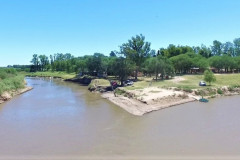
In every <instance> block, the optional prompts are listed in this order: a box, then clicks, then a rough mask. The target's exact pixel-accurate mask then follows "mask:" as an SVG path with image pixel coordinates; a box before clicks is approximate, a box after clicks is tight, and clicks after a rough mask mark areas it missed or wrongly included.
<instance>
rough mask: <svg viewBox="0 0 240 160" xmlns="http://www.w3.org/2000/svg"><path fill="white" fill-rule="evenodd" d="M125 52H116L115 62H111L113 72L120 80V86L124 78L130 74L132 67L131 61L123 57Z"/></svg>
mask: <svg viewBox="0 0 240 160" xmlns="http://www.w3.org/2000/svg"><path fill="white" fill-rule="evenodd" d="M124 55H125V53H124V51H123V50H121V51H120V52H119V53H118V57H117V58H115V59H114V61H115V63H113V68H114V74H115V76H117V77H118V80H119V81H120V82H121V86H123V82H124V80H126V79H127V78H128V76H129V75H130V74H131V72H132V70H133V68H132V66H133V65H132V64H131V61H130V60H129V59H127V58H126V57H124Z"/></svg>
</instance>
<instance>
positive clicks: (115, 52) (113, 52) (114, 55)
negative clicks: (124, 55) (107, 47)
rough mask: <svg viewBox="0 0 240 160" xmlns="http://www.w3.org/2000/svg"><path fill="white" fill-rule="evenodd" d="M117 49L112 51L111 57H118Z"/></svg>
mask: <svg viewBox="0 0 240 160" xmlns="http://www.w3.org/2000/svg"><path fill="white" fill-rule="evenodd" d="M116 54H117V51H111V53H110V54H109V56H110V57H116V56H117V55H116Z"/></svg>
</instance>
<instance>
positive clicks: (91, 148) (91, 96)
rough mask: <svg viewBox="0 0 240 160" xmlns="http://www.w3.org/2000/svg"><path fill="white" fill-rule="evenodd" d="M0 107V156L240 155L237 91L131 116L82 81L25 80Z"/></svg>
mask: <svg viewBox="0 0 240 160" xmlns="http://www.w3.org/2000/svg"><path fill="white" fill-rule="evenodd" d="M27 82H28V85H30V86H33V87H34V89H33V90H31V91H29V92H27V93H24V94H22V95H20V96H17V97H15V98H14V99H12V100H11V101H8V102H6V103H4V104H1V105H0V159H1V158H2V159H7V158H10V159H11V158H12V159H14V158H15V159H18V158H20V157H24V156H32V157H58V158H59V157H60V158H61V157H65V158H66V159H70V157H77V158H79V157H90V158H91V157H137V159H140V158H146V159H147V157H148V158H149V157H168V156H172V157H174V156H175V157H184V156H194V157H198V156H218V157H221V156H233V157H235V156H238V155H240V125H239V122H240V96H232V97H221V98H216V99H211V100H210V102H209V103H207V104H205V103H200V102H192V103H188V104H183V105H179V106H176V107H171V108H167V109H164V110H160V111H155V112H151V113H149V114H146V115H144V116H141V117H139V116H134V115H131V114H129V113H128V112H126V111H124V110H123V109H121V108H119V107H118V106H116V105H114V104H112V103H111V102H109V101H108V100H106V99H103V98H101V96H100V95H99V94H96V93H90V92H89V91H88V90H87V87H85V86H80V85H79V84H74V83H70V82H64V81H61V80H50V79H43V78H41V79H39V78H27Z"/></svg>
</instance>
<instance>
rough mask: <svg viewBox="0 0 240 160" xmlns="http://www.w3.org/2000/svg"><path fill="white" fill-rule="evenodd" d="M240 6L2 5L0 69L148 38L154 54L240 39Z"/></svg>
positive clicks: (197, 0) (11, 0)
mask: <svg viewBox="0 0 240 160" xmlns="http://www.w3.org/2000/svg"><path fill="white" fill-rule="evenodd" d="M239 17H240V0H0V66H6V65H8V64H10V65H12V64H29V63H30V60H31V58H32V55H33V54H45V55H50V54H54V53H71V54H73V55H74V56H81V55H85V54H93V53H95V52H100V53H104V54H106V55H109V53H110V51H111V50H118V49H119V46H120V45H121V44H122V43H125V42H127V40H128V39H130V38H131V37H132V36H135V35H136V34H140V33H142V34H143V35H144V36H145V37H146V40H147V41H149V42H151V48H152V49H155V50H157V49H159V48H161V47H167V46H168V45H169V44H175V45H190V46H196V45H201V44H205V45H207V46H209V45H211V44H212V41H213V40H215V39H216V40H219V41H221V42H226V41H232V40H233V39H234V38H239V37H240V20H239Z"/></svg>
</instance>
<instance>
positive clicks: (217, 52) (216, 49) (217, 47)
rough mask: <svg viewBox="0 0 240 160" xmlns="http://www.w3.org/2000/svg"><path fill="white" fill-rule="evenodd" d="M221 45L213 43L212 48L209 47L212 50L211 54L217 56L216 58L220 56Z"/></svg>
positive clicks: (217, 42) (218, 42)
mask: <svg viewBox="0 0 240 160" xmlns="http://www.w3.org/2000/svg"><path fill="white" fill-rule="evenodd" d="M222 47H223V45H222V43H221V42H220V41H217V40H215V41H213V46H212V47H211V48H212V53H213V55H217V56H220V55H222Z"/></svg>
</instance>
